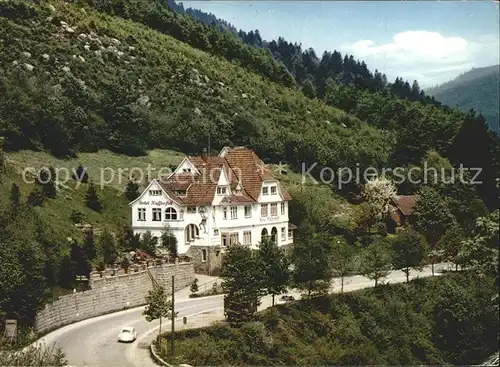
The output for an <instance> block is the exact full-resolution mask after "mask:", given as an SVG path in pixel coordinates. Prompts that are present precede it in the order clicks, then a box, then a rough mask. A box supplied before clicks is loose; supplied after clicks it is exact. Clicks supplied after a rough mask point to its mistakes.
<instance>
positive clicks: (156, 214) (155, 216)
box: [153, 208, 161, 222]
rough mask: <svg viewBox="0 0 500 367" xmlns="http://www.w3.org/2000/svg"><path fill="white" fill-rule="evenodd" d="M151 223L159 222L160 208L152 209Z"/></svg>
mask: <svg viewBox="0 0 500 367" xmlns="http://www.w3.org/2000/svg"><path fill="white" fill-rule="evenodd" d="M153 221H155V222H159V221H161V208H153Z"/></svg>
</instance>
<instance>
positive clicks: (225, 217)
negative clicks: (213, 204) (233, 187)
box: [222, 206, 227, 219]
mask: <svg viewBox="0 0 500 367" xmlns="http://www.w3.org/2000/svg"><path fill="white" fill-rule="evenodd" d="M222 218H224V219H227V206H225V207H223V208H222Z"/></svg>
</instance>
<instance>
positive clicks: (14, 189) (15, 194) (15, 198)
mask: <svg viewBox="0 0 500 367" xmlns="http://www.w3.org/2000/svg"><path fill="white" fill-rule="evenodd" d="M10 203H11V205H12V208H13V209H15V208H18V207H19V205H20V204H21V191H20V190H19V186H17V184H16V183H15V182H14V183H12V186H11V188H10Z"/></svg>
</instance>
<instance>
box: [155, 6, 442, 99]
mask: <svg viewBox="0 0 500 367" xmlns="http://www.w3.org/2000/svg"><path fill="white" fill-rule="evenodd" d="M165 3H166V4H167V6H168V7H169V9H172V10H173V11H175V12H177V13H179V14H186V15H189V16H190V17H191V18H193V19H196V20H198V21H200V22H202V23H203V24H206V25H213V26H216V27H217V28H219V29H220V30H227V31H229V32H231V33H233V34H235V35H237V36H238V37H239V39H241V40H242V41H243V42H244V43H245V44H247V45H251V46H255V47H257V48H262V49H264V50H266V51H268V53H269V54H270V55H271V56H272V57H273V58H274V59H275V60H276V61H279V62H281V63H283V64H284V65H285V66H286V68H287V70H288V71H289V72H290V73H291V74H292V75H293V77H294V79H295V81H296V83H297V84H298V85H300V86H301V88H302V90H303V91H304V93H305V94H306V95H316V96H319V97H324V92H325V88H326V84H327V82H328V79H332V80H334V81H335V82H337V83H341V84H344V85H349V86H353V87H355V88H358V89H362V90H369V91H371V92H380V91H384V90H387V91H390V92H391V93H393V94H394V95H395V96H397V97H399V98H402V99H405V98H406V99H409V100H411V101H421V102H423V103H431V104H434V105H440V103H439V102H437V101H435V100H434V99H433V98H432V97H428V96H426V94H425V93H424V91H423V90H421V89H420V87H419V85H418V82H417V81H416V80H414V81H413V82H412V83H411V84H410V83H408V81H404V80H403V79H402V78H399V77H398V78H396V80H395V81H394V82H392V83H389V82H388V81H387V77H386V76H385V74H382V73H380V72H379V71H378V70H375V71H374V72H372V71H370V70H369V68H368V65H366V63H365V62H364V61H360V60H355V59H354V57H353V56H352V55H347V54H346V55H342V54H341V53H340V52H338V51H336V50H334V51H325V52H324V53H323V55H322V56H321V57H318V56H317V55H316V52H315V51H314V49H312V48H307V49H302V45H301V44H298V43H297V42H289V41H287V40H285V39H284V38H283V37H279V38H278V40H272V41H267V40H263V39H262V37H261V36H260V32H259V30H258V29H255V30H254V31H250V32H245V31H242V30H237V29H236V27H235V26H233V25H232V24H230V23H228V22H226V21H225V20H223V19H219V18H217V17H216V16H215V15H213V14H211V13H210V14H207V13H205V12H203V11H201V10H198V9H193V8H187V9H185V8H184V5H183V4H182V3H179V4H177V3H176V2H175V1H174V0H165Z"/></svg>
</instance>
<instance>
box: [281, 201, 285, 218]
mask: <svg viewBox="0 0 500 367" xmlns="http://www.w3.org/2000/svg"><path fill="white" fill-rule="evenodd" d="M281 215H285V203H281Z"/></svg>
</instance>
